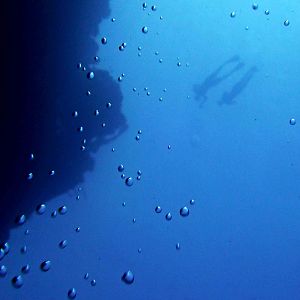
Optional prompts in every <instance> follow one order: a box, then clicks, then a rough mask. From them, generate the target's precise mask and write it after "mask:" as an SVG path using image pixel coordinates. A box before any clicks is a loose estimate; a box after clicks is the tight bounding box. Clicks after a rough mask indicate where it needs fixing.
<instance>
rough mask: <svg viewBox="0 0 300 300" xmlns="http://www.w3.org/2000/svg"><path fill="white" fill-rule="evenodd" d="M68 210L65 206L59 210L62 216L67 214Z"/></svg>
mask: <svg viewBox="0 0 300 300" xmlns="http://www.w3.org/2000/svg"><path fill="white" fill-rule="evenodd" d="M67 211H68V209H67V207H66V206H65V205H63V206H61V207H60V208H59V209H58V212H59V213H60V214H61V215H65V214H66V213H67Z"/></svg>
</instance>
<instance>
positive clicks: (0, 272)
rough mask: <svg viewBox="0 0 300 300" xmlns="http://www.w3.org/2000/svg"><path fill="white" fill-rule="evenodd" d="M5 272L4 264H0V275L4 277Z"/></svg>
mask: <svg viewBox="0 0 300 300" xmlns="http://www.w3.org/2000/svg"><path fill="white" fill-rule="evenodd" d="M6 274H7V267H6V266H4V265H1V266H0V277H5V276H6Z"/></svg>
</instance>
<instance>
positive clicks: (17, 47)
mask: <svg viewBox="0 0 300 300" xmlns="http://www.w3.org/2000/svg"><path fill="white" fill-rule="evenodd" d="M1 14H2V16H1V23H2V24H1V25H2V26H1V40H2V41H1V43H2V45H5V47H4V49H3V50H4V54H3V56H2V73H3V75H4V78H3V80H2V81H1V82H2V86H3V87H2V89H1V90H2V95H1V99H2V102H1V119H0V121H1V129H2V130H1V141H2V144H1V173H0V174H1V175H0V176H1V178H0V179H1V181H0V182H1V196H0V228H1V229H0V242H1V241H6V240H7V239H8V237H9V230H10V229H11V228H12V227H13V226H15V224H14V220H15V217H16V215H18V214H25V215H26V216H27V217H28V216H30V214H31V213H32V212H33V211H34V210H35V208H36V206H37V205H38V204H40V203H46V202H47V201H49V200H51V199H52V198H53V197H55V196H58V195H60V194H63V193H65V192H67V191H69V190H71V189H74V188H75V187H76V186H77V185H78V184H80V183H82V182H83V175H84V173H85V172H87V171H89V170H92V169H93V167H94V160H93V158H92V155H91V154H92V153H95V152H96V151H97V150H98V149H99V147H100V146H101V145H103V144H104V143H107V142H108V141H111V140H113V139H115V138H116V137H117V136H119V135H120V134H121V133H122V132H124V130H126V128H127V123H126V119H125V118H124V116H123V114H122V112H121V104H122V94H121V90H120V87H119V84H118V83H117V82H116V81H115V80H114V79H113V78H111V76H110V75H109V74H108V73H107V72H104V71H94V72H95V78H94V79H93V80H88V79H87V77H86V72H84V71H82V70H79V69H77V63H78V62H82V63H83V65H85V66H86V67H87V69H89V64H95V61H94V56H95V55H96V54H97V51H98V46H97V45H96V43H95V42H94V41H93V40H92V37H94V36H96V34H97V33H98V25H99V23H100V22H101V20H102V19H103V18H106V17H108V16H109V14H110V10H109V1H108V0H89V1H82V0H72V1H70V0H68V1H61V0H46V1H36V0H26V1H24V0H20V1H18V0H10V1H6V2H5V3H3V6H2V9H1ZM103 47H105V46H104V45H103ZM100 60H101V58H100ZM100 63H101V62H100ZM87 90H91V92H92V95H91V96H90V97H88V96H86V92H87ZM108 101H110V102H111V103H112V107H111V108H110V109H107V108H106V103H107V102H108ZM95 109H99V112H100V114H99V116H97V117H96V116H95V115H94V111H95ZM74 110H77V111H78V113H79V115H78V117H77V118H74V117H72V112H73V111H74ZM102 123H106V127H104V128H103V127H102V126H101V125H102ZM80 126H83V128H84V131H83V132H82V133H80V132H78V131H77V130H76V129H77V128H78V127H80ZM83 139H86V140H87V144H86V145H85V146H86V150H85V151H81V150H80V147H81V145H82V141H83ZM30 153H34V155H35V159H34V160H33V161H30V160H29V155H30ZM51 170H55V175H54V176H50V175H49V171H51ZM29 172H32V173H33V175H34V176H33V179H32V180H31V181H28V180H27V179H26V174H28V173H29ZM66 204H67V203H66ZM48 213H49V212H48ZM25 228H26V226H24V230H25Z"/></svg>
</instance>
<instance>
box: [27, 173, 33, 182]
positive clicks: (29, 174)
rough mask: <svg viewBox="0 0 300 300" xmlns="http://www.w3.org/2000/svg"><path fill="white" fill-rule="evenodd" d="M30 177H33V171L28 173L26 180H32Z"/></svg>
mask: <svg viewBox="0 0 300 300" xmlns="http://www.w3.org/2000/svg"><path fill="white" fill-rule="evenodd" d="M32 178H33V173H32V172H30V173H28V174H27V180H32Z"/></svg>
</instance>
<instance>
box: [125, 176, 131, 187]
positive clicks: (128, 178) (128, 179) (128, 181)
mask: <svg viewBox="0 0 300 300" xmlns="http://www.w3.org/2000/svg"><path fill="white" fill-rule="evenodd" d="M125 183H126V185H127V186H132V185H133V178H132V177H127V178H126V180H125Z"/></svg>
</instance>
